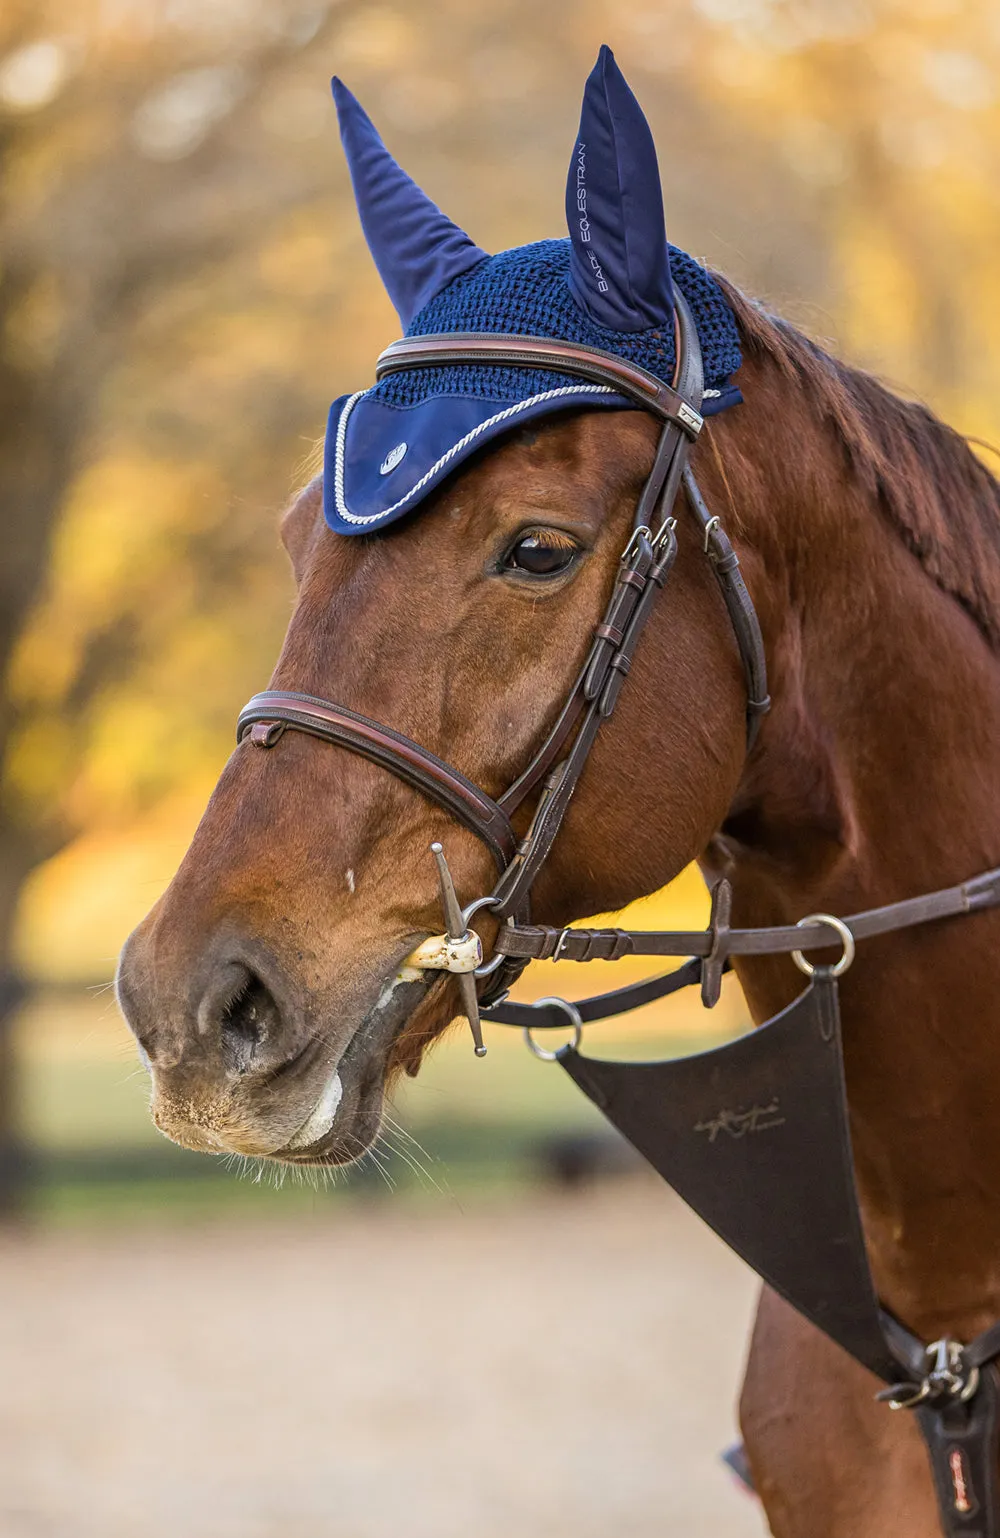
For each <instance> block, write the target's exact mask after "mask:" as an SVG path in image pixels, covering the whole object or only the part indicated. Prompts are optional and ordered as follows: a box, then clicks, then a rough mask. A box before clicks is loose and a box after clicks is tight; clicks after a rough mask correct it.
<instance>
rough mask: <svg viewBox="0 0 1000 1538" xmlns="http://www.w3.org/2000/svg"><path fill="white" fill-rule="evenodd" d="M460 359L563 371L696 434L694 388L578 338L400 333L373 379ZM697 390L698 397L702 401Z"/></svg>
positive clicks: (697, 415) (699, 420)
mask: <svg viewBox="0 0 1000 1538" xmlns="http://www.w3.org/2000/svg"><path fill="white" fill-rule="evenodd" d="M462 363H486V364H489V363H496V364H501V365H503V366H505V367H507V368H537V369H545V370H546V371H548V372H555V373H565V374H570V375H573V376H574V377H579V378H582V379H588V380H592V381H593V382H594V383H595V384H603V385H608V386H609V387H610V388H611V389H613V390H617V391H618V392H619V393H620V394H622V395H627V396H628V397H629V399H631V400H634V401H636V403H637V404H638V405H640V406H642V407H644V409H645V410H647V411H651V412H653V413H654V415H655V416H658V417H661V418H662V419H663V420H664V421H667V422H676V423H677V425H678V427H681V428H683V429H684V431H685V432H686V433H689V434H690V435H691V437H697V435H698V433H699V431H700V429H701V424H702V418H701V413H700V412H699V411H697V410H696V409H695V408H694V406H693V405H692V404H691V395H692V394H693V392H685V393H684V394H682V393H681V392H680V391H679V390H677V389H674V388H673V386H671V385H668V384H664V382H663V380H662V379H657V377H656V375H655V374H650V373H649V372H648V370H647V369H644V368H640V367H639V365H638V364H636V363H630V362H629V361H628V359H627V358H622V357H619V355H618V354H617V353H613V352H605V351H604V350H603V349H602V348H600V347H585V346H583V345H582V344H580V343H577V342H561V341H556V340H550V339H549V338H547V337H537V336H511V335H509V334H504V333H490V332H479V331H446V332H441V333H438V334H435V335H433V336H414V337H402V338H401V339H400V340H399V341H398V342H392V343H391V344H390V346H388V347H387V348H386V349H385V351H384V352H383V353H382V355H381V356H380V358H379V360H378V362H377V364H376V365H375V377H376V379H382V378H384V377H385V375H386V374H393V373H398V372H399V371H400V370H402V369H410V368H435V367H449V366H454V365H455V364H462ZM700 398H701V397H700V392H699V395H698V399H699V400H700Z"/></svg>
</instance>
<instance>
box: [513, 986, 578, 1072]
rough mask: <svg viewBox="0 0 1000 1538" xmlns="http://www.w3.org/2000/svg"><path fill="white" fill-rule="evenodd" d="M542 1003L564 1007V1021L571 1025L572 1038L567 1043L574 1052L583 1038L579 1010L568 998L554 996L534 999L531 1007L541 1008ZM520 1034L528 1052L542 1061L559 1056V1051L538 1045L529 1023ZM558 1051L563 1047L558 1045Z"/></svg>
mask: <svg viewBox="0 0 1000 1538" xmlns="http://www.w3.org/2000/svg"><path fill="white" fill-rule="evenodd" d="M544 1004H555V1005H556V1007H557V1008H558V1009H564V1010H565V1011H566V1023H567V1025H571V1026H572V1027H573V1040H572V1041H571V1042H570V1043H569V1045H570V1046H571V1047H572V1048H573V1051H574V1052H575V1051H576V1049H577V1047H578V1046H579V1045H580V1043H581V1041H582V1040H583V1021H582V1020H581V1018H580V1011H579V1010H578V1009H577V1007H576V1005H575V1004H571V1003H570V1002H569V1000H568V999H556V998H545V999H536V1000H535V1002H534V1004H533V1005H532V1008H533V1009H541V1008H542V1006H543V1005H544ZM521 1034H522V1036H523V1037H524V1044H525V1046H526V1047H527V1048H528V1051H529V1052H533V1053H534V1054H535V1056H536V1057H540V1058H541V1060H542V1062H543V1063H554V1062H556V1060H557V1059H558V1057H559V1052H550V1051H549V1049H548V1047H540V1046H539V1045H538V1043H537V1041H536V1040H535V1038H534V1037H533V1036H532V1034H531V1026H530V1025H526V1026H525V1027H524V1029H523V1031H522V1032H521ZM559 1051H560V1052H563V1051H565V1048H564V1047H560V1049H559Z"/></svg>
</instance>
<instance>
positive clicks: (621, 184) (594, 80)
mask: <svg viewBox="0 0 1000 1538" xmlns="http://www.w3.org/2000/svg"><path fill="white" fill-rule="evenodd" d="M566 220H567V223H568V225H569V236H570V251H571V261H570V277H569V285H570V288H571V290H572V292H573V297H574V299H575V300H576V302H577V304H578V305H579V306H580V308H581V309H582V310H583V311H584V312H585V313H586V314H587V315H589V316H590V318H591V319H592V320H595V321H596V322H597V323H598V325H601V326H607V327H609V328H610V329H611V330H612V331H646V330H648V329H649V328H650V327H652V326H665V325H667V324H668V323H671V322H672V318H673V299H672V289H671V282H670V257H669V253H668V250H667V237H666V233H665V230H664V225H663V197H662V194H661V192H660V172H659V167H658V166H657V163H656V149H655V146H654V144H653V135H652V134H651V132H650V129H649V124H648V123H647V122H646V119H645V117H644V116H643V111H642V108H641V107H640V106H639V103H638V102H637V101H636V99H635V97H634V96H633V95H632V92H631V91H630V90H629V88H628V84H627V82H626V80H625V76H624V75H623V74H622V72H621V70H620V69H619V68H618V65H617V64H616V63H615V58H614V54H613V53H612V52H611V49H610V48H608V47H606V46H605V47H603V48H602V49H601V52H600V54H599V55H598V59H597V63H596V64H595V65H594V68H593V70H592V71H591V74H590V77H589V79H588V80H587V84H586V86H585V87H584V93H583V111H582V114H581V117H580V132H579V135H578V137H577V142H576V147H575V149H574V151H573V159H572V161H571V162H570V168H569V179H568V181H567V184H566Z"/></svg>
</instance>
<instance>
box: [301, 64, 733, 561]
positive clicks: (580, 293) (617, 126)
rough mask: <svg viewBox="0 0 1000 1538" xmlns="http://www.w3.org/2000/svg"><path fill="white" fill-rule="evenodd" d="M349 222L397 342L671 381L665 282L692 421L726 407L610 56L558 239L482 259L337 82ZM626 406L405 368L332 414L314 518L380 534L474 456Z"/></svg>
mask: <svg viewBox="0 0 1000 1538" xmlns="http://www.w3.org/2000/svg"><path fill="white" fill-rule="evenodd" d="M333 90H334V97H335V100H336V103H337V110H338V114H339V117H340V126H341V136H342V139H343V143H344V149H345V152H346V155H347V159H348V164H349V166H350V170H351V177H352V180H353V183H354V190H355V195H356V198H357V202H358V209H359V212H360V215H361V222H362V227H363V229H364V233H365V238H366V239H367V241H368V245H369V248H370V249H371V252H372V255H373V257H374V258H375V262H376V265H377V266H378V269H379V272H380V274H381V276H382V280H383V282H384V283H385V286H386V289H387V290H388V293H389V296H390V298H391V299H392V301H393V303H394V304H395V306H396V309H397V311H398V313H399V317H400V321H401V323H402V325H403V328H404V330H405V334H406V335H407V336H427V335H433V334H435V333H441V332H456V331H479V332H490V333H494V334H496V333H500V334H504V335H521V336H536V337H549V338H553V339H557V340H562V341H569V342H579V343H583V344H585V345H587V346H590V347H599V348H603V349H604V351H606V352H612V353H617V354H618V355H619V356H620V357H623V358H627V359H628V360H629V361H630V362H633V363H637V364H639V365H640V366H641V367H643V368H645V369H648V370H649V372H650V373H652V374H655V375H656V376H657V377H658V378H659V379H662V380H664V382H665V383H669V382H670V380H671V378H672V375H673V370H674V362H675V345H674V313H673V286H674V284H676V285H677V286H678V287H679V288H680V290H681V292H682V293H683V294H684V297H685V298H686V299H687V301H688V303H689V305H690V307H691V310H692V313H693V316H694V319H695V322H696V324H697V328H698V335H699V339H700V342H701V347H702V353H703V356H704V366H705V377H706V384H707V390H706V394H705V400H704V405H703V408H702V409H703V411H704V413H705V414H706V415H709V414H711V413H712V412H716V411H720V410H722V409H723V408H724V407H726V406H730V405H734V404H735V403H736V402H738V401H739V400H740V398H741V397H740V393H739V390H738V389H737V388H736V387H735V386H734V385H733V384H732V383H731V376H732V375H733V374H734V373H735V372H736V370H737V369H738V368H739V366H740V347H739V335H738V332H737V329H736V322H735V320H734V318H733V314H732V311H731V310H730V308H729V306H728V304H727V303H726V300H725V298H724V296H723V293H722V290H721V289H720V287H719V285H718V284H717V283H716V282H715V280H714V279H713V278H712V277H711V276H710V274H709V273H707V272H706V271H705V269H704V268H703V267H701V266H700V265H699V264H698V263H697V262H695V261H694V260H692V258H691V257H689V256H686V255H685V254H684V252H682V251H678V250H677V249H676V248H675V247H673V246H668V244H667V240H666V235H665V232H664V224H663V205H662V201H661V194H660V181H659V172H658V169H657V164H656V151H655V149H654V146H653V139H652V134H651V133H650V130H649V125H648V124H647V122H646V119H645V117H644V116H643V113H642V109H641V108H640V106H639V104H638V102H637V101H636V99H635V97H634V96H633V95H632V92H631V91H630V90H629V87H628V85H627V84H626V82H625V78H624V76H623V75H622V73H621V71H620V70H619V69H618V66H617V64H616V63H615V60H614V57H613V55H612V53H611V51H610V49H608V48H602V49H601V53H600V57H599V58H598V61H597V64H596V65H595V67H594V70H593V72H592V73H591V75H590V78H589V79H588V81H587V85H586V89H585V92H584V100H583V111H582V114H581V119H580V131H579V134H578V137H577V141H576V144H575V146H574V150H573V157H572V160H571V162H570V171H569V179H568V183H567V191H566V211H567V221H568V225H569V230H570V235H569V238H568V239H563V240H543V241H538V242H536V243H534V244H532V245H527V246H518V247H516V248H515V249H513V250H511V251H503V252H500V253H499V255H496V256H488V255H487V254H486V252H485V251H483V250H481V249H480V247H478V246H476V245H475V244H474V243H473V242H472V241H471V240H470V239H469V237H468V236H467V235H465V234H464V233H463V231H461V230H460V229H458V227H457V226H456V225H454V224H452V222H451V221H450V220H449V219H447V218H446V216H445V215H444V214H443V213H442V212H441V211H440V209H438V208H437V207H436V206H435V205H434V204H433V203H432V202H431V201H430V199H429V198H427V197H426V195H425V194H424V193H423V192H421V190H420V189H419V188H418V187H417V186H416V184H415V183H414V182H413V181H412V180H411V179H410V177H408V176H407V174H406V173H405V171H403V170H402V169H401V168H400V166H398V165H397V163H396V161H395V160H394V159H393V158H392V156H391V155H390V154H389V152H388V150H387V149H386V148H385V146H384V145H383V143H382V141H381V139H380V138H379V136H378V134H377V132H376V130H375V128H374V126H373V125H372V123H371V121H370V119H369V118H368V117H367V115H366V114H365V112H364V111H363V110H362V108H361V106H360V105H359V103H358V102H357V101H356V99H355V98H354V97H353V96H352V95H351V93H350V92H349V91H348V90H347V88H346V87H345V86H344V85H343V84H342V83H341V82H340V81H339V80H335V81H334V83H333ZM602 407H603V408H605V409H606V408H609V407H610V408H614V409H616V410H629V409H635V408H634V407H633V405H632V403H631V402H630V401H628V400H626V399H625V398H624V397H623V396H621V395H618V394H617V393H616V392H615V391H614V389H613V388H611V387H610V386H608V385H600V384H588V383H586V382H584V381H583V380H581V379H579V378H576V377H573V376H571V375H566V374H560V373H556V372H548V371H546V370H540V369H532V368H516V367H506V366H498V365H495V364H493V365H479V364H475V365H473V364H460V365H449V366H447V367H426V368H410V369H406V370H403V371H401V372H399V373H394V374H392V375H390V376H389V377H387V378H385V379H383V380H382V381H381V382H380V383H379V384H377V385H375V386H374V387H373V388H372V389H370V390H365V391H360V392H359V393H357V394H355V395H351V396H342V397H341V398H340V399H339V400H337V401H335V402H334V404H333V406H332V407H331V410H330V419H329V424H328V428H327V438H326V455H325V467H324V496H325V510H326V519H327V522H328V523H329V525H330V527H331V528H333V529H334V530H335V531H336V532H337V533H339V534H363V533H367V532H369V531H374V530H376V529H380V528H384V527H385V526H386V525H387V524H390V523H393V522H395V520H396V519H397V518H401V517H403V516H404V515H405V514H407V513H409V512H411V511H412V510H413V509H414V508H415V507H417V506H418V505H419V503H420V502H421V501H422V499H423V498H424V497H426V496H427V494H428V493H429V492H430V491H432V490H433V489H434V487H436V486H437V485H438V484H439V483H440V482H441V481H442V480H443V479H444V478H445V477H446V476H447V475H449V474H450V473H451V472H452V471H453V470H454V469H456V468H457V467H458V466H459V465H460V464H461V463H462V462H463V461H464V460H465V459H467V458H468V457H469V456H470V455H471V454H473V453H476V452H477V451H479V450H480V449H482V448H484V447H485V446H486V445H487V444H488V443H490V442H492V441H494V440H495V439H496V438H497V437H499V436H500V435H501V434H503V433H505V432H508V431H510V429H511V428H514V427H518V426H520V425H523V424H524V423H525V422H527V421H530V420H532V419H533V418H537V417H540V416H545V415H550V414H551V413H552V412H555V411H560V410H566V409H573V410H579V409H581V408H591V409H593V408H602Z"/></svg>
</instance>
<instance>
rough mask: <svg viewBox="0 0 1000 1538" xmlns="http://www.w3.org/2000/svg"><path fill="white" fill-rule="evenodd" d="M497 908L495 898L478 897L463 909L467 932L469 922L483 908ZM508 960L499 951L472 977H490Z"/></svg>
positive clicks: (463, 921) (463, 920)
mask: <svg viewBox="0 0 1000 1538" xmlns="http://www.w3.org/2000/svg"><path fill="white" fill-rule="evenodd" d="M495 907H496V898H495V897H477V898H476V900H475V902H472V903H469V905H468V907H467V908H463V909H462V923H463V924H464V925H465V928H466V930H468V928H469V920H470V919H471V918H474V917H475V915H476V914H477V913H479V912H480V910H481V909H482V908H495ZM513 922H514V920H513V919H512V918H510V917H508V919H507V923H508V924H513ZM506 960H507V958H506V956H505V955H504V953H503V951H497V952H496V954H495V955H493V956H491V957H490V959H489V961H486V962H484V963H483V964H482V966H479V967H477V968H476V970H475V971H474V972H473V974H472V975H473V977H489V976H490V975H491V974H492V973H493V972H495V971H496V970H497V968H498V967H502V966H503V964H504V962H505V961H506Z"/></svg>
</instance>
